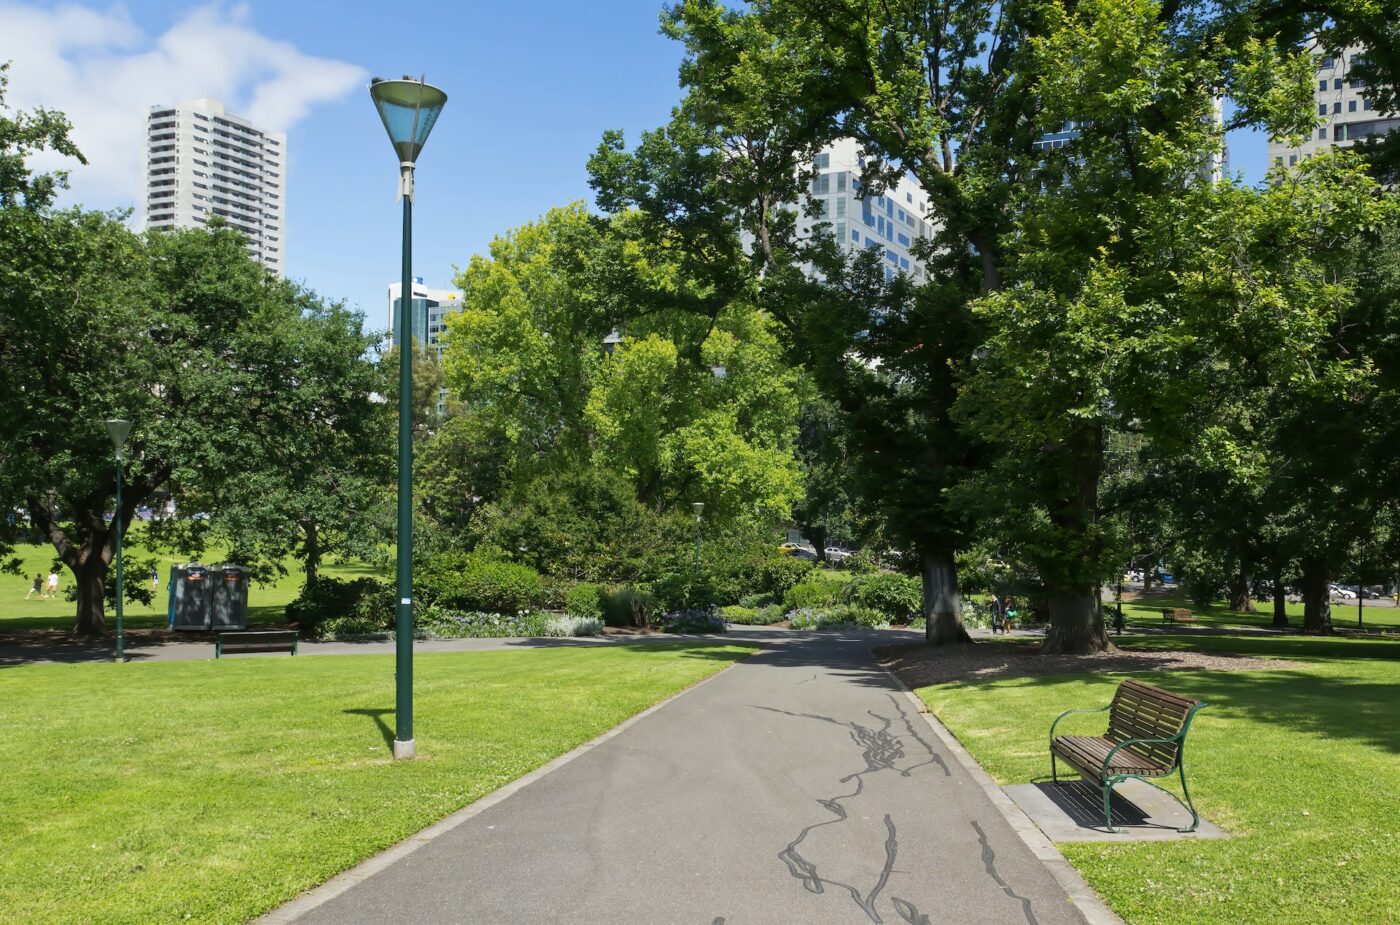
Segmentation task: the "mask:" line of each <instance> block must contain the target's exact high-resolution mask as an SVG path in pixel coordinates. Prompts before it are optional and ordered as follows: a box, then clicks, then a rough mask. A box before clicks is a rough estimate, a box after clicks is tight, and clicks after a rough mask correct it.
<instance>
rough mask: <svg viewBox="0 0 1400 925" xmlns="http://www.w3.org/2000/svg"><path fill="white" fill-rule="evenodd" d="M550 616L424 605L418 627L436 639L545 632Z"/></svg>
mask: <svg viewBox="0 0 1400 925" xmlns="http://www.w3.org/2000/svg"><path fill="white" fill-rule="evenodd" d="M547 620H548V617H547V616H546V615H545V614H541V613H530V612H524V613H516V614H501V613H480V612H471V611H460V610H451V609H449V608H446V607H442V606H440V605H439V606H434V607H430V608H425V609H424V612H423V615H422V616H421V617H420V619H419V620H418V628H419V630H420V631H421V632H422V633H423V634H424V635H425V636H427V637H429V638H433V639H462V638H487V639H499V638H502V637H506V636H543V635H545V624H546V621H547Z"/></svg>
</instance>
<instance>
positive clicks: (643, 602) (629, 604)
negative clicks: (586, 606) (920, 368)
mask: <svg viewBox="0 0 1400 925" xmlns="http://www.w3.org/2000/svg"><path fill="white" fill-rule="evenodd" d="M599 603H600V605H601V606H602V609H603V622H604V623H606V624H607V625H608V626H643V627H645V626H651V617H652V613H653V612H654V610H655V609H656V598H654V597H653V596H652V594H651V592H649V591H644V590H642V589H641V588H614V589H610V590H608V591H605V592H603V594H602V596H601V599H600V601H599Z"/></svg>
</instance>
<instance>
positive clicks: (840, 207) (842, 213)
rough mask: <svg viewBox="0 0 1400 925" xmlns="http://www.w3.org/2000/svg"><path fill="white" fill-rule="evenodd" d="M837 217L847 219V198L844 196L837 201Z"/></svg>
mask: <svg viewBox="0 0 1400 925" xmlns="http://www.w3.org/2000/svg"><path fill="white" fill-rule="evenodd" d="M836 217H837V218H845V217H846V197H844V196H842V197H841V198H840V199H838V200H836Z"/></svg>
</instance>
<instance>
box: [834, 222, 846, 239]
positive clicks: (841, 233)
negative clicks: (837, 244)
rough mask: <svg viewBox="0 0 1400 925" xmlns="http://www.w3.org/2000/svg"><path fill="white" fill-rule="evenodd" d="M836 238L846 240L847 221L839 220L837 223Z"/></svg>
mask: <svg viewBox="0 0 1400 925" xmlns="http://www.w3.org/2000/svg"><path fill="white" fill-rule="evenodd" d="M836 239H837V240H838V241H844V240H845V239H846V223H845V222H837V223H836Z"/></svg>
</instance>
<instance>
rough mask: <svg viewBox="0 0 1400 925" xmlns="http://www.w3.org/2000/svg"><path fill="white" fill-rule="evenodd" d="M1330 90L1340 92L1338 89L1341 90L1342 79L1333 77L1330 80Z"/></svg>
mask: <svg viewBox="0 0 1400 925" xmlns="http://www.w3.org/2000/svg"><path fill="white" fill-rule="evenodd" d="M1332 89H1333V90H1340V89H1342V78H1340V77H1334V78H1332Z"/></svg>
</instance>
